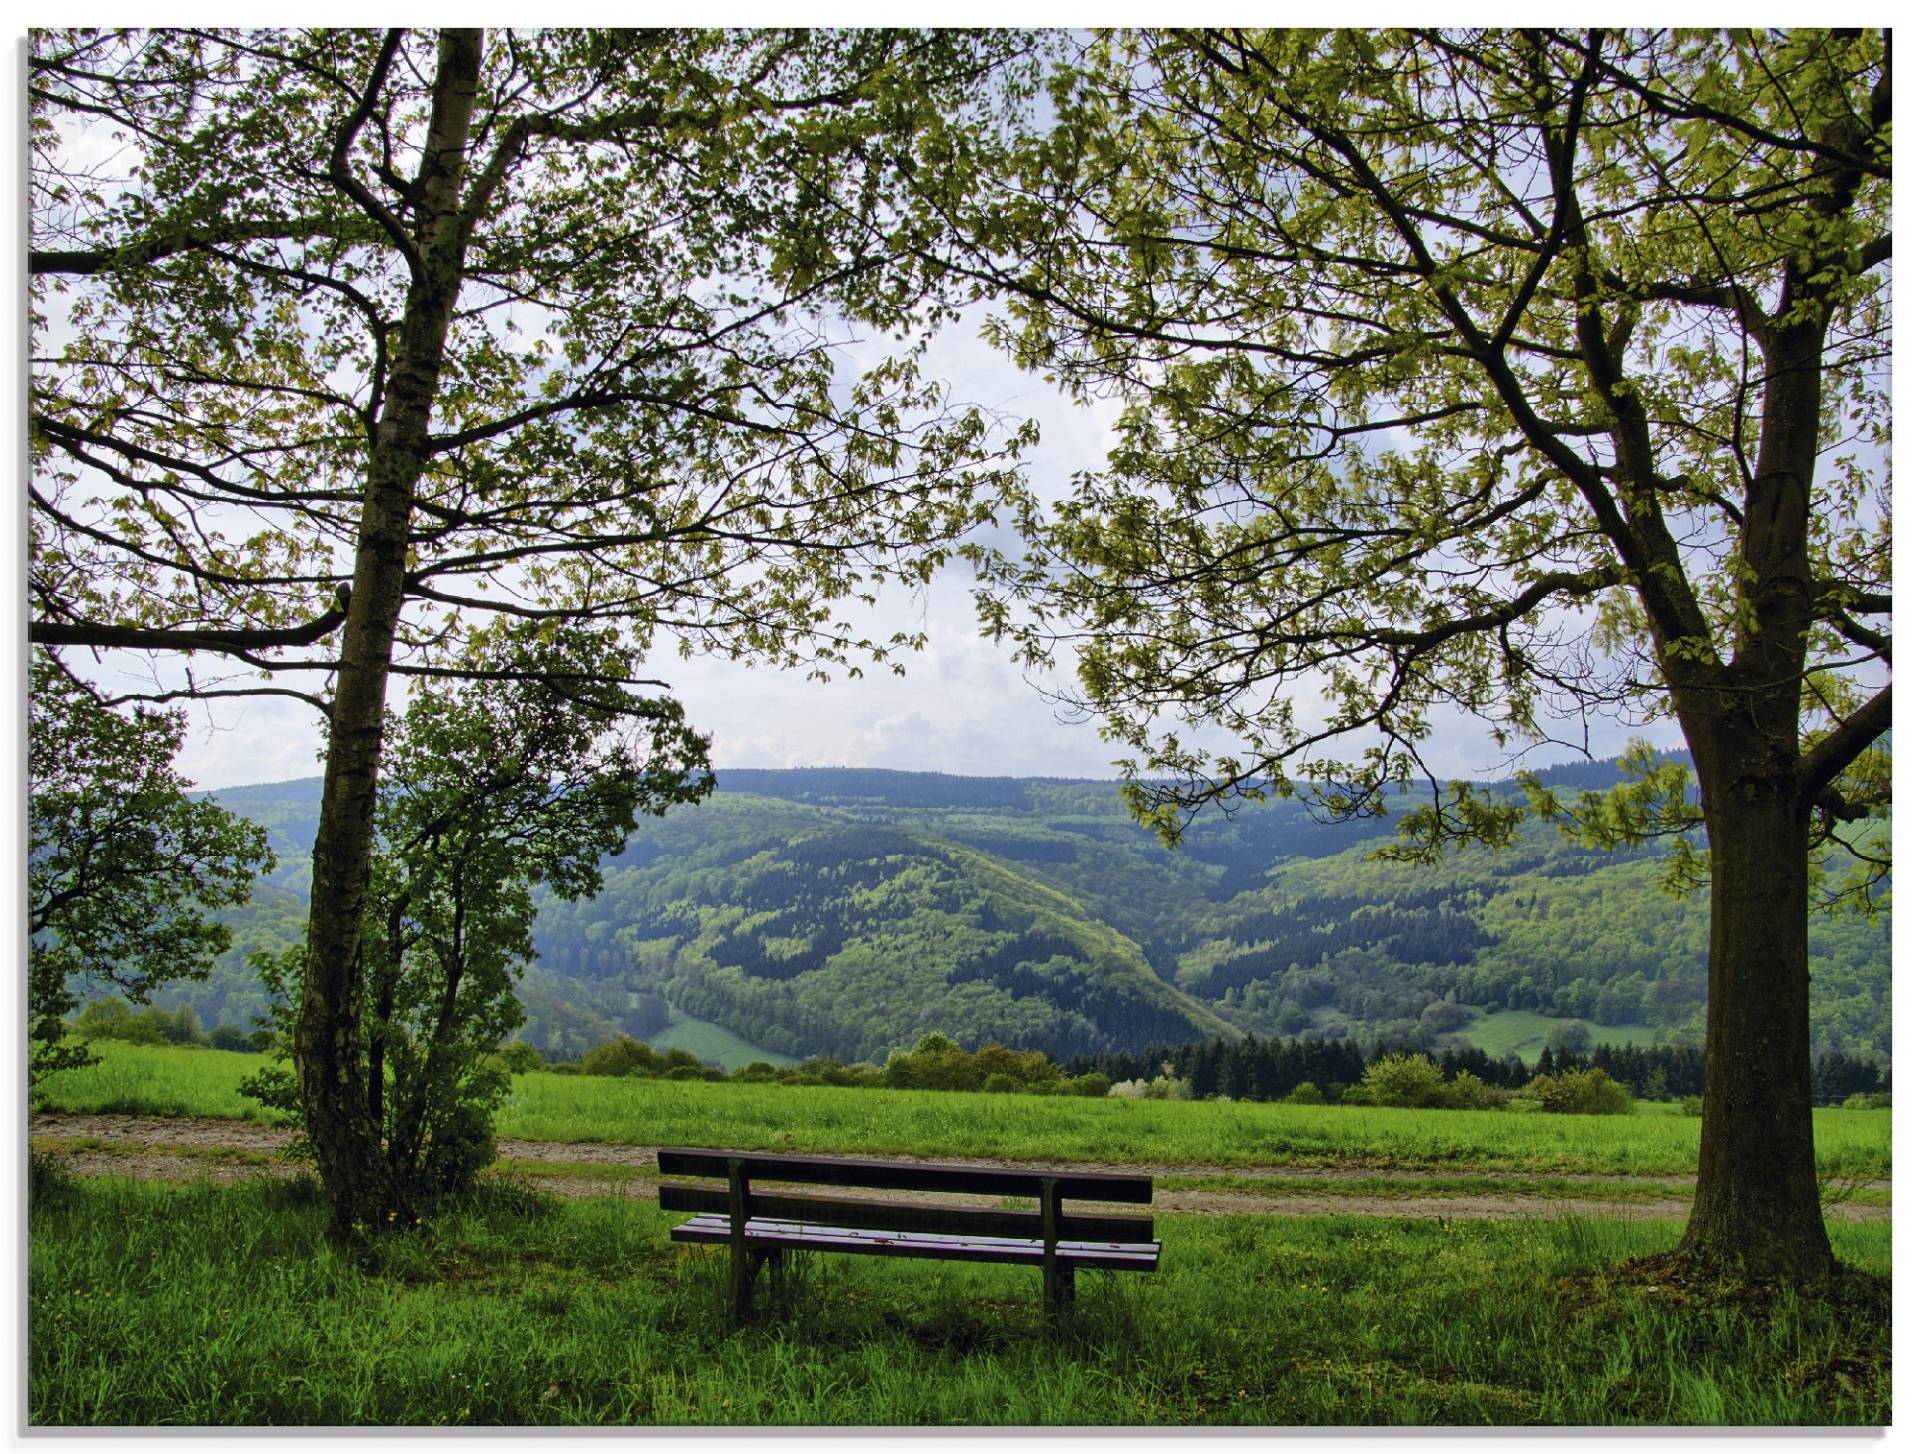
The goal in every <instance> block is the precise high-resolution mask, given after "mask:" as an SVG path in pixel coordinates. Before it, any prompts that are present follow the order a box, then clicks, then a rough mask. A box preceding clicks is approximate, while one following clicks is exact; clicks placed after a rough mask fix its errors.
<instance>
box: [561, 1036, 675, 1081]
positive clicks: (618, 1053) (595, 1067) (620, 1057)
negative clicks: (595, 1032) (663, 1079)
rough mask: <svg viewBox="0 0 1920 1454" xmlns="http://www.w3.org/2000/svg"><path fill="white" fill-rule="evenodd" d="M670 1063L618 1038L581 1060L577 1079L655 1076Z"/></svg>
mask: <svg viewBox="0 0 1920 1454" xmlns="http://www.w3.org/2000/svg"><path fill="white" fill-rule="evenodd" d="M680 1053H684V1052H680ZM671 1063H672V1061H671V1057H669V1059H668V1060H666V1061H663V1060H662V1059H661V1058H660V1056H659V1055H657V1054H656V1053H655V1052H654V1050H653V1049H652V1047H650V1046H648V1045H646V1044H643V1043H642V1042H641V1041H638V1040H636V1039H634V1038H633V1037H632V1036H631V1035H621V1036H617V1037H616V1038H614V1039H612V1040H604V1041H602V1042H601V1043H600V1044H598V1045H596V1046H594V1047H593V1049H591V1050H589V1051H588V1052H587V1053H586V1054H585V1055H583V1056H581V1057H580V1062H579V1066H580V1068H579V1073H580V1074H581V1075H632V1074H633V1073H634V1072H635V1071H638V1072H639V1073H640V1074H642V1075H658V1074H660V1072H661V1071H662V1070H664V1069H666V1068H667V1066H668V1065H669V1064H671Z"/></svg>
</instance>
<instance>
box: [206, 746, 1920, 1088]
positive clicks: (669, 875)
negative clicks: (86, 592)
mask: <svg viewBox="0 0 1920 1454" xmlns="http://www.w3.org/2000/svg"><path fill="white" fill-rule="evenodd" d="M1612 775H1613V769H1612V768H1611V767H1610V766H1607V765H1592V764H1586V765H1575V766H1569V767H1566V768H1559V769H1553V770H1551V771H1550V772H1549V773H1548V774H1546V775H1545V776H1546V777H1547V778H1548V780H1549V781H1552V782H1555V783H1556V784H1558V785H1560V786H1564V787H1571V788H1579V787H1589V786H1599V785H1602V784H1604V783H1605V782H1607V781H1609V780H1610V779H1611V777H1612ZM719 778H720V791H719V792H717V793H716V794H715V795H714V796H713V797H712V798H711V799H710V800H708V801H707V802H705V803H702V804H700V805H697V806H694V807H690V808H682V809H677V810H675V811H673V812H672V813H669V814H668V815H667V816H666V817H664V818H660V819H650V820H647V821H646V822H643V823H642V824H641V825H640V827H639V828H638V829H637V830H636V831H635V833H634V834H633V835H632V837H631V838H630V839H629V841H628V843H627V846H626V848H625V850H624V851H623V852H622V853H621V854H620V855H619V856H617V857H616V858H613V859H611V860H609V861H608V862H607V864H606V865H605V887H604V890H603V892H602V893H601V894H600V895H598V896H597V897H596V898H595V899H594V900H592V901H591V902H585V903H575V904H567V903H559V902H551V901H548V902H544V903H543V904H542V907H541V912H540V917H539V921H538V924H537V925H536V929H535V942H536V945H537V948H538V950H539V955H540V959H539V963H538V965H537V966H536V967H535V968H534V969H533V970H532V971H531V972H530V973H529V975H528V976H527V979H526V981H525V982H524V984H523V986H522V994H521V998H522V1001H523V1004H524V1005H525V1007H526V1009H527V1012H528V1024H527V1026H526V1030H525V1033H526V1035H527V1038H528V1039H529V1040H530V1041H532V1042H533V1043H534V1044H536V1045H538V1046H540V1047H541V1048H542V1049H543V1050H545V1051H547V1052H548V1053H549V1054H553V1055H571V1054H577V1053H578V1052H579V1051H580V1050H582V1049H584V1048H586V1047H587V1046H588V1045H591V1044H593V1043H596V1042H597V1041H599V1040H603V1039H606V1038H609V1037H611V1036H612V1035H614V1034H618V1033H628V1034H633V1035H635V1036H637V1037H639V1038H642V1039H647V1038H650V1037H651V1038H653V1039H655V1040H666V1039H670V1038H671V1035H672V1033H674V1032H673V1031H671V1030H670V1029H669V1026H670V1025H674V1026H677V1025H679V1024H680V1023H681V1021H682V1020H685V1021H700V1022H704V1023H705V1024H706V1025H708V1026H711V1027H713V1029H714V1030H715V1031H716V1032H725V1033H726V1034H729V1035H731V1036H734V1037H736V1038H737V1040H738V1041H740V1042H742V1044H743V1045H744V1047H745V1048H744V1049H740V1048H734V1049H729V1051H728V1052H727V1055H726V1056H716V1057H715V1058H723V1059H724V1058H740V1057H743V1056H744V1057H746V1058H754V1057H756V1056H764V1057H766V1058H773V1059H778V1058H784V1057H789V1056H791V1057H800V1056H806V1055H814V1054H832V1055H838V1056H841V1057H843V1058H845V1059H849V1060H852V1059H881V1058H884V1057H885V1055H886V1053H887V1052H888V1051H889V1050H890V1049H892V1048H894V1047H897V1046H906V1045H910V1044H912V1043H913V1042H914V1041H915V1040H917V1039H918V1038H919V1037H920V1036H921V1035H922V1034H924V1033H925V1032H926V1031H928V1030H932V1029H939V1030H942V1031H944V1032H945V1033H947V1034H949V1035H952V1036H954V1037H956V1038H958V1039H960V1040H962V1041H966V1042H971V1043H977V1042H980V1041H984V1040H1000V1041H1002V1042H1004V1043H1007V1044H1010V1045H1016V1046H1036V1047H1040V1048H1044V1049H1047V1050H1049V1051H1051V1052H1053V1053H1054V1054H1056V1055H1062V1056H1065V1055H1074V1054H1084V1053H1097V1052H1099V1051H1102V1050H1108V1049H1126V1048H1137V1047H1140V1046H1144V1045H1147V1044H1152V1043H1163V1044H1168V1043H1178V1042H1180V1041H1183V1040H1191V1039H1194V1038H1197V1037H1201V1036H1219V1035H1227V1036H1231V1035H1234V1034H1236V1033H1238V1032H1239V1031H1251V1032H1255V1033H1258V1034H1261V1035H1295V1034H1313V1035H1320V1036H1326V1037H1332V1038H1339V1037H1342V1036H1354V1037H1364V1038H1365V1039H1366V1041H1367V1042H1368V1043H1371V1041H1372V1040H1373V1039H1376V1038H1386V1039H1389V1040H1396V1041H1402V1042H1406V1043H1412V1044H1428V1045H1439V1044H1442V1043H1444V1041H1445V1039H1446V1037H1448V1036H1460V1037H1462V1038H1465V1039H1469V1040H1473V1041H1475V1042H1476V1043H1477V1042H1480V1041H1492V1040H1501V1041H1502V1042H1503V1043H1502V1046H1501V1048H1505V1046H1504V1040H1505V1039H1507V1038H1512V1037H1513V1035H1516V1034H1517V1035H1519V1038H1520V1039H1523V1040H1526V1041H1528V1042H1529V1043H1531V1042H1532V1041H1533V1040H1535V1039H1537V1038H1540V1037H1543V1036H1544V1035H1545V1033H1546V1032H1547V1029H1548V1028H1550V1027H1551V1025H1552V1024H1554V1023H1556V1022H1562V1021H1567V1020H1581V1021H1584V1022H1586V1023H1587V1024H1588V1025H1589V1026H1590V1027H1591V1029H1592V1033H1593V1035H1594V1037H1595V1039H1596V1040H1599V1039H1608V1038H1611V1039H1613V1040H1615V1041H1616V1042H1633V1043H1650V1042H1653V1041H1656V1040H1660V1039H1681V1040H1698V1038H1699V1036H1700V1031H1701V1022H1702V1018H1703V1013H1704V1005H1705V995H1706V903H1705V898H1704V895H1700V896H1696V897H1694V898H1690V899H1674V898H1671V897H1669V896H1667V895H1666V894H1664V893H1662V892H1661V891H1660V889H1659V887H1658V884H1657V878H1658V874H1659V869H1660V864H1661V858H1660V855H1659V852H1658V851H1657V850H1651V849H1648V850H1641V851H1639V852H1636V853H1628V854H1603V853H1596V852H1593V851H1590V850H1586V849H1583V848H1581V847H1580V846H1578V845H1577V844H1575V843H1573V842H1572V841H1570V840H1568V839H1567V838H1565V837H1564V836H1562V835H1561V834H1559V833H1558V832H1557V831H1556V830H1555V829H1553V828H1552V827H1551V826H1550V825H1546V824H1541V823H1537V822H1530V823H1528V824H1527V825H1526V827H1525V828H1524V829H1523V830H1522V832H1521V834H1520V836H1519V839H1518V841H1517V842H1516V844H1515V845H1514V846H1513V847H1512V848H1510V849H1508V850H1505V851H1502V852H1497V853H1496V852H1491V851H1487V850H1480V849H1472V850H1467V851H1464V852H1461V853H1457V854H1452V855H1450V856H1449V857H1448V858H1447V859H1446V860H1445V861H1444V862H1442V863H1440V864H1438V865H1434V866H1431V867H1421V866H1409V865H1403V864H1393V863H1387V862H1383V861H1380V860H1377V859H1375V858H1374V857H1373V856H1372V854H1373V851H1374V850H1375V849H1377V848H1378V847H1379V846H1380V845H1381V843H1382V842H1383V841H1385V839H1387V838H1388V837H1389V836H1390V835H1391V834H1392V832H1393V825H1392V822H1391V820H1390V819H1387V820H1373V821H1368V822H1362V823H1351V824H1339V825H1327V824H1324V823H1319V822H1316V821H1314V819H1313V817H1312V816H1311V815H1310V814H1309V813H1307V812H1306V811H1305V810H1304V809H1303V808H1302V807H1301V805H1299V804H1297V803H1291V802H1280V803H1268V804H1256V805H1250V806H1248V807H1247V808H1245V809H1243V810H1242V811H1240V812H1239V813H1237V814H1235V815H1234V816H1232V817H1231V818H1228V817H1210V818H1203V819H1201V820H1199V821H1197V822H1196V823H1195V824H1194V825H1193V827H1192V829H1191V830H1190V831H1189V833H1188V836H1187V839H1186V842H1185V843H1184V844H1183V846H1182V847H1181V848H1180V849H1179V850H1178V851H1169V850H1167V849H1165V848H1164V847H1162V846H1161V845H1160V844H1159V843H1158V842H1157V841H1156V840H1154V839H1153V838H1152V837H1151V836H1150V835H1148V834H1146V833H1143V832H1142V831H1141V830H1140V829H1139V828H1138V827H1137V826H1136V825H1134V824H1133V822H1132V821H1131V820H1130V819H1129V818H1128V817H1127V816H1126V814H1125V812H1124V811H1123V809H1122V807H1121V804H1120V800H1119V797H1118V794H1117V792H1116V790H1115V787H1114V785H1113V784H1111V783H1097V782H1082V781H1065V780H1047V779H1008V778H1002V779H986V778H961V777H950V776H945V775H942V774H937V773H896V772H884V771H878V770H867V769H800V770H784V771H723V772H722V773H721V774H720V775H719ZM218 796H219V797H220V799H221V800H222V801H223V802H224V803H226V804H227V805H228V806H229V807H232V808H234V809H235V810H236V811H239V812H242V813H244V814H246V815H247V816H249V817H252V818H254V819H255V820H256V821H259V822H262V823H264V824H266V825H267V826H268V827H269V830H270V832H271V834H272V836H273V840H274V845H275V848H276V850H277V851H278V852H279V854H280V858H281V862H280V866H279V868H278V869H277V871H276V872H275V874H274V875H273V877H272V879H271V880H268V881H265V882H263V883H262V885H261V886H260V887H259V889H258V890H257V892H256V894H255V897H254V902H253V903H252V904H251V905H250V906H249V907H248V908H247V909H246V910H244V911H241V912H239V913H237V914H236V915H235V916H234V921H233V922H234V925H235V928H236V931H237V934H236V937H237V940H238V942H237V943H236V946H235V949H234V951H233V952H232V953H231V954H230V955H228V956H227V959H226V960H225V961H224V962H223V963H222V965H221V966H220V967H219V969H218V970H217V971H216V973H215V974H214V976H213V977H212V978H211V979H210V980H209V981H208V982H206V983H205V984H201V985H192V986H185V987H182V989H180V990H178V991H176V992H175V993H174V994H172V995H171V996H170V997H169V999H168V1002H169V1003H177V1002H180V1001H183V1000H184V1001H186V1002H189V1003H192V1004H194V1006H195V1008H196V1009H197V1010H198V1011H199V1013H200V1015H201V1018H202V1020H203V1021H204V1022H205V1023H207V1024H209V1025H212V1024H214V1023H217V1022H220V1021H223V1020H224V1021H227V1022H231V1023H241V1024H245V1023H247V1022H248V1018H249V1017H250V1016H251V1015H253V1014H256V1013H258V1012H259V1010H260V1009H261V1008H263V1002H262V996H261V992H260V989H259V985H258V981H257V978H255V977H254V976H253V975H252V974H251V972H250V971H248V970H247V969H246V967H245V966H244V964H243V962H242V960H243V956H244V954H245V953H246V952H247V951H248V950H249V949H253V948H269V949H271V948H275V947H279V946H284V945H286V944H291V943H294V942H297V939H298V935H299V931H300V911H301V907H302V902H303V900H304V896H305V889H306V876H307V864H306V857H305V849H304V844H305V843H307V842H308V841H310V839H311V835H312V823H313V814H314V811H315V807H316V803H317V783H316V782H315V781H313V780H305V781H302V782H296V783H282V784H270V785H265V786H261V787H254V788H242V789H232V790H226V791H223V792H221V793H220V794H219V795H218ZM1811 939H1812V954H1813V1019H1814V1048H1815V1050H1816V1052H1821V1051H1827V1050H1844V1051H1848V1052H1850V1053H1853V1054H1859V1055H1869V1056H1874V1057H1876V1058H1880V1059H1884V1058H1885V1057H1886V1056H1887V1054H1888V1052H1889V1050H1890V1039H1891V1011H1890V981H1891V930H1890V923H1889V915H1888V914H1886V913H1882V914H1879V915H1877V916H1876V917H1874V918H1872V919H1866V918H1862V917H1858V916H1843V917H1837V918H1830V917H1826V916H1821V915H1817V916H1815V918H1814V919H1813V920H1812V924H1811ZM1523 1029H1524V1033H1522V1031H1523ZM716 1043H717V1042H716ZM1516 1043H1518V1042H1517V1041H1516ZM699 1053H706V1052H699Z"/></svg>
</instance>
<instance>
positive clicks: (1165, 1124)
mask: <svg viewBox="0 0 1920 1454" xmlns="http://www.w3.org/2000/svg"><path fill="white" fill-rule="evenodd" d="M102 1049H103V1051H104V1052H105V1063H104V1064H102V1065H99V1066H95V1067H92V1068H90V1069H87V1070H84V1071H72V1072H65V1073H63V1074H62V1075H60V1076H57V1077H53V1078H51V1079H50V1080H49V1081H48V1082H47V1089H48V1099H49V1104H50V1105H51V1106H52V1107H53V1108H54V1109H58V1110H72V1111H101V1110H105V1111H123V1112H127V1113H130V1114H155V1115H199V1116H229V1117H238V1116H247V1115H250V1114H254V1113H256V1112H257V1111H258V1107H256V1106H255V1105H254V1103H253V1102H251V1101H247V1100H245V1099H243V1098H242V1097H241V1096H240V1095H239V1092H238V1085H239V1081H240V1078H241V1077H242V1076H243V1075H244V1074H246V1073H247V1072H248V1071H250V1070H251V1069H252V1068H253V1067H254V1066H256V1065H258V1064H260V1063H262V1057H258V1056H248V1055H239V1054H228V1053H225V1052H220V1051H211V1050H186V1049H178V1048H174V1047H166V1048H147V1047H143V1046H131V1045H118V1044H109V1045H106V1046H104V1047H102ZM1892 1121H1893V1117H1892V1112H1890V1111H1843V1110H1838V1109H1820V1110H1816V1111H1815V1112H1814V1144H1815V1148H1816V1153H1817V1155H1818V1156H1819V1159H1820V1165H1821V1168H1822V1170H1823V1171H1825V1172H1831V1173H1835V1174H1847V1175H1858V1176H1870V1177H1887V1176H1890V1175H1891V1174H1892ZM496 1130H497V1131H498V1133H499V1134H500V1135H502V1136H509V1137H517V1138H524V1139H528V1140H536V1141H576V1142H582V1141H583V1142H608V1143H612V1144H616V1145H637V1146H657V1145H693V1146H738V1147H742V1148H745V1149H749V1150H775V1149H783V1148H784V1149H793V1150H799V1151H814V1152H824V1153H833V1152H848V1153H860V1152H871V1153H875V1154H882V1155H887V1154H891V1155H919V1156H959V1157H989V1158H998V1159H1005V1160H1015V1161H1067V1162H1072V1161H1113V1162H1126V1163H1135V1164H1140V1163H1146V1164H1163V1165H1169V1166H1180V1165H1191V1164H1199V1165H1208V1166H1344V1167H1359V1168H1409V1169H1416V1170H1434V1171H1445V1172H1460V1171H1469V1170H1471V1171H1534V1172H1545V1173H1549V1174H1554V1173H1604V1174H1609V1175H1617V1176H1633V1175H1639V1176H1669V1175H1675V1176H1677V1175H1685V1174H1688V1173H1690V1172H1692V1171H1693V1170H1694V1168H1695V1164H1696V1158H1697V1154H1698V1150H1699V1139H1700V1122H1699V1120H1698V1119H1697V1118H1694V1117H1689V1116H1678V1115H1671V1114H1650V1115H1635V1116H1548V1115H1540V1114H1528V1113H1523V1112H1520V1111H1514V1110H1507V1111H1402V1110H1388V1109H1383V1108H1378V1107H1355V1106H1293V1105H1281V1104H1255V1103H1252V1102H1234V1103H1226V1102H1181V1101H1144V1100H1112V1099H1109V1100H1085V1099H1080V1098H1077V1097H1055V1096H1045V1097H1042V1096H1025V1095H969V1094H964V1093H957V1092H942V1091H888V1090H844V1089H840V1088H837V1087H832V1086H783V1085H735V1084H713V1083H708V1082H704V1081H661V1080H645V1079H641V1078H637V1077H626V1078H605V1077H600V1076H563V1075H548V1074H542V1073H535V1074H531V1075H522V1076H516V1077H515V1078H514V1086H513V1092H512V1094H511V1096H510V1097H509V1099H508V1101H507V1103H506V1105H505V1106H503V1107H502V1108H501V1111H500V1114H499V1116H498V1117H497V1118H496Z"/></svg>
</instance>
